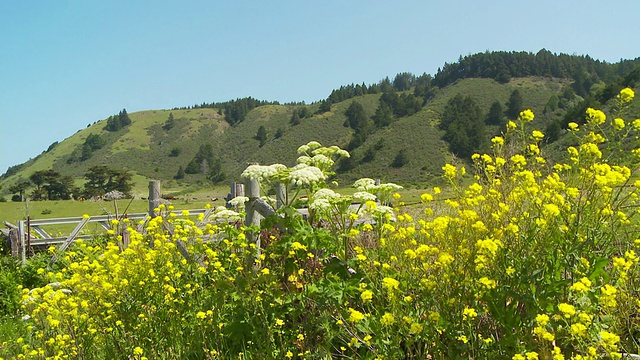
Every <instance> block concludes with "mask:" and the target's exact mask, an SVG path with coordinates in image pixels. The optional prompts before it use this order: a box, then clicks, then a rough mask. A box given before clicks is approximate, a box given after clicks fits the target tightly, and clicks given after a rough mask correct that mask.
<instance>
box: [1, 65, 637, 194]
mask: <svg viewBox="0 0 640 360" xmlns="http://www.w3.org/2000/svg"><path fill="white" fill-rule="evenodd" d="M498 54H499V55H500V56H501V58H502V57H504V54H503V53H498ZM539 54H540V53H539ZM490 55H491V54H489V55H486V54H484V55H483V54H478V55H474V56H472V57H465V58H464V59H461V60H460V61H461V62H459V63H457V64H451V65H447V66H445V68H444V69H443V70H441V71H440V72H439V73H438V74H436V76H435V77H434V78H431V77H430V76H429V75H426V74H425V75H422V76H420V77H415V76H413V75H412V74H409V73H401V74H398V75H397V76H396V78H395V79H394V80H393V82H391V81H390V80H389V79H388V78H387V79H384V80H382V81H381V82H380V83H378V84H373V85H370V86H366V85H364V84H363V85H362V86H361V85H349V86H343V87H341V88H340V89H337V90H334V92H332V94H331V95H330V96H329V97H328V98H327V99H326V100H323V101H321V102H318V103H315V104H311V105H304V104H287V105H280V104H278V103H270V102H261V101H258V100H255V99H251V98H245V99H238V100H235V101H231V102H227V103H212V104H205V103H203V104H202V105H196V106H194V107H191V108H182V109H173V110H148V111H141V112H136V113H131V114H128V115H129V117H130V120H131V123H130V124H129V125H126V126H123V127H122V128H119V130H116V131H113V129H111V130H112V131H109V130H107V129H106V125H107V123H108V122H109V121H110V120H109V119H111V117H110V118H109V119H104V120H101V121H98V122H96V123H94V124H92V125H90V126H88V127H87V128H85V129H82V130H79V131H78V132H77V133H75V134H73V135H72V136H70V137H68V138H67V139H65V140H64V141H61V142H60V143H59V144H52V145H51V146H50V147H49V149H47V150H46V151H44V152H43V153H42V154H41V155H39V156H38V157H36V158H35V159H31V160H29V161H28V162H26V163H25V164H21V165H18V166H15V167H12V168H10V169H9V171H7V173H5V174H4V175H3V176H2V177H0V186H2V193H1V195H2V196H5V197H7V196H8V195H11V194H10V193H9V188H10V187H11V185H14V184H17V183H19V182H21V181H27V180H28V179H29V176H30V175H31V174H33V173H34V172H36V171H42V170H48V169H53V170H55V171H56V172H58V173H60V174H62V175H68V176H71V177H73V179H74V182H75V184H76V185H77V186H79V187H82V184H83V183H84V182H85V180H84V178H83V177H84V174H85V173H86V172H87V170H88V169H89V168H91V167H92V166H96V165H106V166H107V167H109V168H112V169H118V170H122V171H127V172H129V173H130V174H131V175H132V176H133V181H134V183H135V185H134V193H136V194H138V195H143V194H145V191H146V190H145V189H146V185H147V182H148V180H150V179H160V180H163V184H164V185H163V188H164V189H169V191H170V192H176V193H179V192H184V191H186V189H190V190H193V189H194V188H205V187H210V186H211V185H212V183H211V181H209V180H210V179H212V177H211V176H209V177H207V176H206V173H210V172H211V171H214V170H215V169H217V166H219V169H218V170H219V171H218V170H215V171H218V174H217V175H219V176H216V177H215V180H217V181H221V182H223V183H226V182H230V181H235V180H239V174H240V173H241V172H242V170H244V168H246V166H247V164H249V163H256V162H257V163H276V162H279V163H284V164H287V165H291V164H292V163H293V162H294V161H295V158H296V149H297V148H298V147H299V146H300V145H301V144H304V143H307V142H309V141H312V140H315V141H319V142H321V143H322V144H325V145H338V146H340V147H343V148H348V147H351V149H350V150H351V151H350V152H351V154H352V158H351V159H350V161H349V162H348V163H346V164H341V170H340V171H339V172H338V175H337V179H338V180H339V181H340V182H343V183H346V182H350V181H352V180H354V179H357V178H359V177H364V176H367V177H376V178H381V179H383V180H385V181H394V182H398V183H402V184H404V185H412V184H413V185H415V186H423V185H424V184H425V183H426V182H432V181H434V180H437V177H439V175H440V172H441V170H440V168H441V167H442V165H443V164H444V163H445V162H446V161H450V160H451V158H452V156H454V155H453V154H454V153H457V149H455V148H453V147H452V146H450V144H449V143H447V142H446V141H445V140H443V139H446V138H447V137H446V136H445V130H444V129H443V128H442V127H441V126H440V121H441V119H442V116H443V113H444V112H445V111H446V110H445V109H447V106H448V104H449V105H450V102H451V101H452V99H453V98H454V97H456V96H457V95H461V96H463V97H465V98H470V99H471V101H472V102H473V103H474V106H477V109H478V112H479V113H480V114H481V115H480V116H481V117H482V118H479V119H476V120H473V121H480V122H483V123H484V116H486V115H487V114H488V113H489V112H490V108H491V107H492V105H495V104H494V102H498V103H500V105H501V106H502V107H503V108H504V110H506V109H507V107H508V104H509V102H510V101H511V100H510V97H511V96H512V95H513V94H514V91H515V90H517V91H518V92H519V95H520V96H521V99H520V100H521V102H522V106H523V107H526V108H531V109H532V110H533V111H534V112H535V114H536V120H535V121H534V125H535V126H536V127H537V128H540V129H545V128H546V127H548V126H550V124H562V123H563V122H566V119H564V117H565V115H566V114H567V113H570V114H571V111H574V112H575V111H578V110H579V109H578V110H576V109H577V107H578V106H579V105H580V104H582V105H584V102H583V103H581V101H582V100H583V97H581V96H578V95H577V94H576V92H574V91H573V89H572V87H574V85H575V84H576V81H577V80H576V79H575V77H571V76H569V75H568V77H565V78H554V77H542V76H526V77H512V76H509V77H508V80H507V79H505V77H503V76H502V77H499V78H496V77H497V75H496V74H495V72H491V71H486V72H480V73H478V72H473V71H471V70H470V69H469V66H466V67H465V66H464V65H465V64H467V65H468V64H469V63H470V62H471V63H478V62H480V63H481V62H482V61H487V60H486V59H485V58H484V57H488V56H490ZM542 55H544V56H547V55H548V54H546V53H543V54H542ZM483 56H484V57H483ZM531 56H533V57H531ZM531 56H529V57H524V59H527V61H538V60H536V59H537V57H536V56H539V55H533V54H531ZM478 59H480V60H478ZM507 59H509V57H507ZM511 59H512V60H513V61H514V62H515V63H517V61H524V60H521V59H523V57H522V54H520V53H517V54H514V55H513V57H512V58H511ZM531 59H533V60H531ZM558 59H561V60H562V59H564V60H566V58H563V57H561V56H560V57H558ZM571 59H573V58H571ZM578 60H580V63H586V64H587V65H588V64H590V61H591V62H593V60H591V59H589V58H588V57H587V58H586V59H585V58H581V59H578ZM636 62H637V61H634V62H633V64H635V63H636ZM517 64H520V63H517ZM594 64H596V65H597V66H595V65H594V66H592V68H593V69H595V70H594V72H593V73H592V74H591V75H590V77H589V78H590V79H591V80H592V81H593V84H592V86H591V88H592V91H591V93H589V94H586V95H585V99H587V100H589V99H592V98H593V99H596V98H597V99H598V100H601V101H602V102H605V101H607V100H608V98H607V97H606V94H607V93H608V92H612V91H614V90H615V89H616V88H620V87H622V86H629V82H632V84H631V85H633V84H635V81H636V80H637V79H636V77H637V76H636V75H637V74H635V73H634V72H633V71H632V70H629V69H632V66H631V65H629V62H624V63H621V64H623V65H624V66H622V65H620V66H617V67H615V68H607V67H606V64H603V63H601V62H595V63H594ZM511 67H512V68H514V69H516V70H517V72H516V70H514V74H515V73H518V74H519V73H522V68H523V67H522V66H519V67H518V66H511ZM524 68H526V67H524ZM621 68H624V69H625V71H627V73H624V72H621V71H622V70H620V69H621ZM455 69H458V73H459V76H458V78H457V79H455V78H454V75H452V74H453V73H454V72H455V71H454V70H455ZM460 69H463V70H464V71H462V70H460ZM527 69H533V66H530V67H529V68H527ZM554 69H555V70H557V69H556V68H555V67H554ZM602 69H609V70H608V71H606V72H603V71H601V70H602ZM499 70H500V71H503V70H504V69H502V68H500V69H499ZM596 70H598V71H600V73H602V74H601V77H597V76H598V73H597V72H596ZM531 71H533V70H531ZM585 71H586V70H585ZM636 72H638V71H637V69H636ZM586 73H587V74H590V73H589V72H586ZM613 74H619V75H620V76H619V77H617V78H615V77H614V75H613ZM476 75H477V76H478V77H473V76H476ZM525 75H526V74H525ZM605 75H606V76H605ZM603 78H606V79H607V80H610V79H615V80H611V82H609V83H606V82H604V81H603V80H602V79H603ZM438 79H439V80H438ZM443 79H446V81H445V80H443ZM436 80H438V81H439V83H441V86H435V85H434V84H436V83H438V81H436ZM596 81H597V82H596ZM612 89H613V90H612ZM593 94H595V95H593ZM389 99H391V100H389ZM558 99H560V100H558ZM587 100H585V101H587ZM594 101H595V100H594ZM354 103H357V104H359V105H357V104H356V105H357V106H355V105H354ZM383 103H384V104H390V106H391V110H389V111H391V112H392V113H391V114H390V115H387V120H386V122H385V123H384V124H382V125H381V124H379V123H377V121H378V120H377V119H380V118H381V115H379V114H378V113H379V112H381V109H382V105H381V104H383ZM354 106H355V108H358V109H360V110H359V116H360V120H359V121H360V122H361V123H360V124H359V125H358V123H357V122H356V125H355V126H354V125H353V123H350V120H349V118H348V116H347V113H349V111H348V109H352V108H353V107H354ZM636 106H637V102H636ZM294 114H295V115H294ZM298 114H303V116H302V117H299V120H298V121H296V122H297V124H293V121H292V117H298ZM170 117H171V118H172V120H169V118H170ZM230 117H231V118H230ZM576 120H579V119H576ZM501 121H506V118H504V119H503V120H501ZM482 126H483V127H485V125H482ZM260 131H262V135H263V138H262V139H261V140H258V139H257V135H258V133H259V132H260ZM500 131H501V128H500V127H499V126H497V125H494V124H487V125H486V127H485V131H484V134H482V139H481V140H482V141H483V142H485V143H486V142H487V141H488V140H489V139H490V137H491V136H492V135H495V134H499V133H500ZM265 134H266V136H264V135H265ZM358 136H360V139H359V140H358V141H357V142H356V141H355V139H356V137H358ZM94 140H95V141H97V142H98V143H99V146H96V147H95V149H93V148H92V151H88V152H87V153H86V154H85V151H86V149H85V148H86V147H87V146H88V145H87V143H89V142H91V141H94ZM261 143H262V145H261ZM202 154H206V156H205V157H206V160H205V161H203V160H201V159H203V156H204V155H202ZM398 158H401V160H402V161H400V162H398ZM196 160H198V161H197V163H196ZM461 160H462V161H465V160H466V157H463V158H462V159H461ZM190 163H192V164H191V167H189V165H190ZM398 165H399V166H398ZM180 169H182V170H185V169H191V171H189V170H187V171H186V174H183V175H184V176H183V177H181V178H179V179H177V180H176V179H174V178H175V177H176V175H179V174H178V173H179V170H180ZM222 175H224V177H223V176H222ZM178 177H180V176H178ZM8 197H10V196H8Z"/></svg>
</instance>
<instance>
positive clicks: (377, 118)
mask: <svg viewBox="0 0 640 360" xmlns="http://www.w3.org/2000/svg"><path fill="white" fill-rule="evenodd" d="M392 121H393V112H392V110H391V107H389V105H388V104H387V103H386V102H384V101H380V105H378V108H377V109H376V113H375V115H373V123H374V124H375V126H376V127H377V128H382V127H385V126H389V124H391V122H392Z"/></svg>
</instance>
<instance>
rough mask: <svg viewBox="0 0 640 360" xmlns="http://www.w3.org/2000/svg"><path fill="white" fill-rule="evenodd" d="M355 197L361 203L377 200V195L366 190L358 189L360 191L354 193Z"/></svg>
mask: <svg viewBox="0 0 640 360" xmlns="http://www.w3.org/2000/svg"><path fill="white" fill-rule="evenodd" d="M353 198H354V199H355V200H356V201H359V202H361V203H365V202H367V201H376V199H377V198H376V196H375V195H373V194H371V193H368V192H366V191H358V192H356V193H354V194H353Z"/></svg>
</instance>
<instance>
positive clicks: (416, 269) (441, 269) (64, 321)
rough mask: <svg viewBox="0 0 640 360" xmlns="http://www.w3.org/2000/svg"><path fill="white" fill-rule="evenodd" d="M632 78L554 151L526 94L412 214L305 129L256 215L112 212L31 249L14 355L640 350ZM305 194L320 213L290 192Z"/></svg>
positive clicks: (9, 350)
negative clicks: (345, 174) (308, 137)
mask: <svg viewBox="0 0 640 360" xmlns="http://www.w3.org/2000/svg"><path fill="white" fill-rule="evenodd" d="M633 96H634V93H633V91H632V90H631V89H623V90H622V91H621V92H620V94H619V95H618V97H617V98H616V104H614V106H613V110H612V111H611V113H610V114H605V113H604V112H602V111H600V110H597V109H588V110H587V113H586V114H585V118H584V119H576V122H574V123H569V124H568V128H567V131H568V132H569V134H568V136H569V137H571V146H569V147H568V148H567V149H566V152H565V156H564V157H563V158H561V159H550V158H547V157H545V153H544V147H543V146H542V144H543V141H544V134H543V133H542V132H540V131H538V130H535V129H530V128H528V126H527V124H528V123H529V122H530V121H531V120H533V118H534V114H533V113H532V112H531V111H530V110H525V111H523V112H522V113H520V117H519V118H518V119H517V120H514V121H511V122H509V123H508V125H507V127H506V129H505V132H504V134H503V136H499V137H495V138H493V139H492V147H491V149H492V151H491V153H488V154H475V155H474V156H473V157H472V161H473V168H469V169H465V167H463V166H456V165H455V164H448V165H445V166H444V167H443V177H444V178H445V179H446V180H447V181H448V183H449V186H450V189H447V192H448V193H451V194H454V196H452V197H450V196H447V198H446V199H444V198H443V197H444V195H443V194H442V192H441V190H440V189H439V188H433V189H431V190H429V191H427V192H425V193H424V194H423V195H422V197H421V199H422V202H423V205H422V209H421V215H420V216H415V214H414V216H411V215H409V214H408V213H407V209H405V207H404V206H403V203H402V198H401V197H400V196H399V195H398V194H397V193H396V191H397V190H398V189H399V188H400V187H399V186H397V185H395V184H392V183H387V184H380V185H376V184H375V183H374V181H373V180H371V179H360V180H358V181H356V183H355V184H354V186H355V187H356V188H357V191H356V192H355V193H353V194H352V195H349V196H345V195H340V194H338V193H336V192H334V191H333V190H331V189H330V188H329V187H330V186H329V185H330V184H328V180H327V179H328V178H329V176H330V174H331V169H332V167H333V165H334V162H335V161H336V160H337V159H338V158H339V157H344V156H349V154H348V153H347V152H346V151H344V150H341V149H339V148H337V147H322V146H321V145H320V144H318V143H315V142H312V143H309V144H307V145H303V146H302V147H300V149H299V153H300V157H299V159H298V162H299V164H298V165H296V166H295V167H291V168H289V167H286V166H284V165H278V164H276V165H270V166H261V165H252V166H250V167H249V168H247V170H246V171H245V172H244V173H243V176H244V177H245V178H250V179H254V180H258V181H259V182H260V184H261V185H262V188H263V189H264V190H267V191H268V190H269V189H270V187H271V186H273V185H275V184H283V185H284V186H285V187H286V191H285V194H286V196H285V198H284V199H281V200H282V201H283V202H284V206H283V207H281V208H280V209H279V210H278V211H277V213H276V215H273V216H270V217H268V218H266V219H264V220H263V222H262V225H261V227H260V228H259V227H245V226H242V225H241V224H242V223H241V221H240V219H242V217H243V213H242V212H241V211H240V212H235V211H232V210H227V209H217V210H216V211H215V212H214V217H215V218H216V219H218V220H219V221H216V222H210V223H206V224H205V223H200V222H201V220H202V219H194V218H193V217H190V216H189V214H188V213H183V214H180V213H177V212H176V211H173V209H171V208H170V207H166V208H165V207H161V208H159V209H157V210H158V211H157V216H155V217H153V218H149V219H148V220H147V222H146V223H145V226H144V231H136V230H135V229H136V227H137V225H138V224H131V223H128V222H127V221H122V222H118V221H114V222H113V223H112V230H111V231H110V233H109V234H108V235H106V236H103V237H99V238H96V239H95V240H93V241H91V242H82V241H78V242H76V244H75V245H74V246H73V247H72V248H71V249H69V250H67V251H66V252H64V253H63V254H62V257H61V258H60V260H59V261H58V262H56V263H55V264H53V265H51V266H48V263H47V262H46V261H44V262H43V261H42V256H41V257H37V258H35V259H33V260H32V263H31V264H28V266H27V269H31V270H30V271H31V274H32V277H34V278H35V280H32V281H31V284H36V285H38V286H32V288H27V287H25V288H22V289H20V291H21V294H20V296H21V297H20V298H19V299H17V300H16V304H15V306H14V307H13V309H14V316H16V319H18V320H17V321H16V325H15V326H13V327H12V328H11V329H12V330H11V332H10V333H4V334H2V335H1V340H0V354H1V355H0V356H1V357H3V358H6V359H9V358H19V359H63V358H68V359H76V358H78V359H288V358H296V359H332V358H335V359H341V358H345V359H405V358H415V359H427V358H432V359H450V358H478V359H600V358H621V357H623V356H624V355H623V354H625V353H638V348H639V344H638V341H640V313H639V310H640V288H639V287H638V282H639V281H640V268H639V267H638V255H637V253H636V249H637V248H638V247H640V231H639V227H638V224H639V223H638V219H637V218H638V210H639V207H638V205H639V198H638V197H639V195H640V181H638V180H634V177H637V174H636V173H635V172H636V171H637V165H638V164H639V163H640V149H639V148H638V144H639V142H638V135H639V134H640V119H637V120H633V116H632V115H631V114H627V108H626V106H625V105H626V104H627V103H628V102H629V101H630V100H631V99H632V98H633ZM630 116H631V118H629V117H630ZM470 177H473V179H474V180H473V181H472V183H471V185H465V186H463V185H461V179H463V178H465V179H468V178H470ZM465 183H466V184H468V183H469V182H468V181H466V182H465ZM303 195H305V196H306V199H307V205H308V208H309V217H308V218H307V219H303V218H302V217H301V216H300V215H299V214H298V212H297V211H295V209H294V205H299V204H300V203H301V198H303ZM266 199H267V201H270V199H269V198H268V197H267V198H266ZM247 200H249V199H246V198H238V199H236V200H235V203H237V204H238V205H240V206H242V204H243V203H245V202H246V201H247ZM352 203H357V204H359V205H356V206H354V205H352ZM123 232H127V233H128V235H129V238H130V240H131V243H130V245H129V246H128V247H127V248H126V249H122V246H121V245H122V234H123ZM256 238H259V239H260V242H259V246H257V245H256V244H255V243H254V242H252V241H250V240H251V239H256ZM178 243H184V244H186V245H187V246H186V248H187V250H188V256H185V255H184V254H183V253H181V252H180V251H178V249H177V244H178ZM56 251H57V250H56V249H55V248H53V249H51V252H56ZM43 256H45V255H43ZM38 261H40V262H38ZM20 319H21V320H20Z"/></svg>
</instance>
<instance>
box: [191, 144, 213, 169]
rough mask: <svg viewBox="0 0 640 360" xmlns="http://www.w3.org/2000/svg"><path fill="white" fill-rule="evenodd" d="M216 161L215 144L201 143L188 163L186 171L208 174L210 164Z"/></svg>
mask: <svg viewBox="0 0 640 360" xmlns="http://www.w3.org/2000/svg"><path fill="white" fill-rule="evenodd" d="M214 163H216V156H215V154H214V152H213V146H211V144H204V145H200V148H199V149H198V152H197V153H196V155H195V156H194V157H193V159H192V160H191V161H190V162H189V163H188V164H187V167H186V168H185V169H184V172H185V173H187V174H198V173H200V174H207V173H208V172H209V166H211V165H212V164H214Z"/></svg>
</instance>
